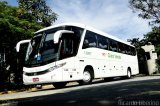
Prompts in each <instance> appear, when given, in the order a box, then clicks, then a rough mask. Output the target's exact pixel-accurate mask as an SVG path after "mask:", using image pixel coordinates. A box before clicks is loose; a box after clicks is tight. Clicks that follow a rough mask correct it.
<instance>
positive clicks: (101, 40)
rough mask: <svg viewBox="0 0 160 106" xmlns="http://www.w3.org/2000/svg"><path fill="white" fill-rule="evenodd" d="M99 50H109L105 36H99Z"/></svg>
mask: <svg viewBox="0 0 160 106" xmlns="http://www.w3.org/2000/svg"><path fill="white" fill-rule="evenodd" d="M97 39H98V48H101V49H105V50H108V39H107V38H106V37H104V36H101V35H97Z"/></svg>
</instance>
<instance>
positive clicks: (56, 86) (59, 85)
mask: <svg viewBox="0 0 160 106" xmlns="http://www.w3.org/2000/svg"><path fill="white" fill-rule="evenodd" d="M66 85H67V82H56V83H53V86H54V87H55V88H57V89H59V88H64V87H65V86H66Z"/></svg>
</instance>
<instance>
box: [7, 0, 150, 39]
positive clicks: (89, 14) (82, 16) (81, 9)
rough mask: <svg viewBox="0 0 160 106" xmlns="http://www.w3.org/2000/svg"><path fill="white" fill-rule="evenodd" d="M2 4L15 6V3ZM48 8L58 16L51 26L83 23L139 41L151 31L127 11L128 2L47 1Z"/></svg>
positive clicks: (128, 9) (145, 23)
mask: <svg viewBox="0 0 160 106" xmlns="http://www.w3.org/2000/svg"><path fill="white" fill-rule="evenodd" d="M5 1H7V2H8V3H9V4H10V5H13V6H17V2H16V1H17V0H5ZM47 5H49V6H50V8H51V9H52V10H53V11H54V12H55V13H57V14H58V20H57V21H56V22H55V23H54V24H59V23H64V22H76V23H82V24H86V25H89V26H92V27H94V28H96V29H99V30H101V31H103V32H105V33H108V34H110V35H113V36H115V37H118V38H120V39H122V40H127V39H132V38H137V37H139V38H140V39H141V38H143V35H144V34H146V33H147V32H149V31H151V27H150V26H149V25H148V21H147V20H144V19H141V18H139V17H138V15H137V13H133V12H132V10H131V9H130V8H129V3H128V0H47ZM54 24H53V25H54Z"/></svg>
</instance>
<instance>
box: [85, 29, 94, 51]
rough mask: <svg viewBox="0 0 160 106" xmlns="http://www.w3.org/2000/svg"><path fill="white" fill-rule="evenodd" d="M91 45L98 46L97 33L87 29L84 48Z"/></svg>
mask: <svg viewBox="0 0 160 106" xmlns="http://www.w3.org/2000/svg"><path fill="white" fill-rule="evenodd" d="M90 47H97V40H96V34H95V33H93V32H90V31H87V32H86V36H85V38H84V42H83V47H82V48H83V49H85V48H90Z"/></svg>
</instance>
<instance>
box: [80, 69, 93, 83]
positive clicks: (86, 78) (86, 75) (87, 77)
mask: <svg viewBox="0 0 160 106" xmlns="http://www.w3.org/2000/svg"><path fill="white" fill-rule="evenodd" d="M91 72H92V70H91V69H90V68H86V69H85V70H84V72H83V79H82V80H80V81H78V83H79V84H80V85H87V84H90V83H92V80H93V74H92V73H91Z"/></svg>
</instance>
